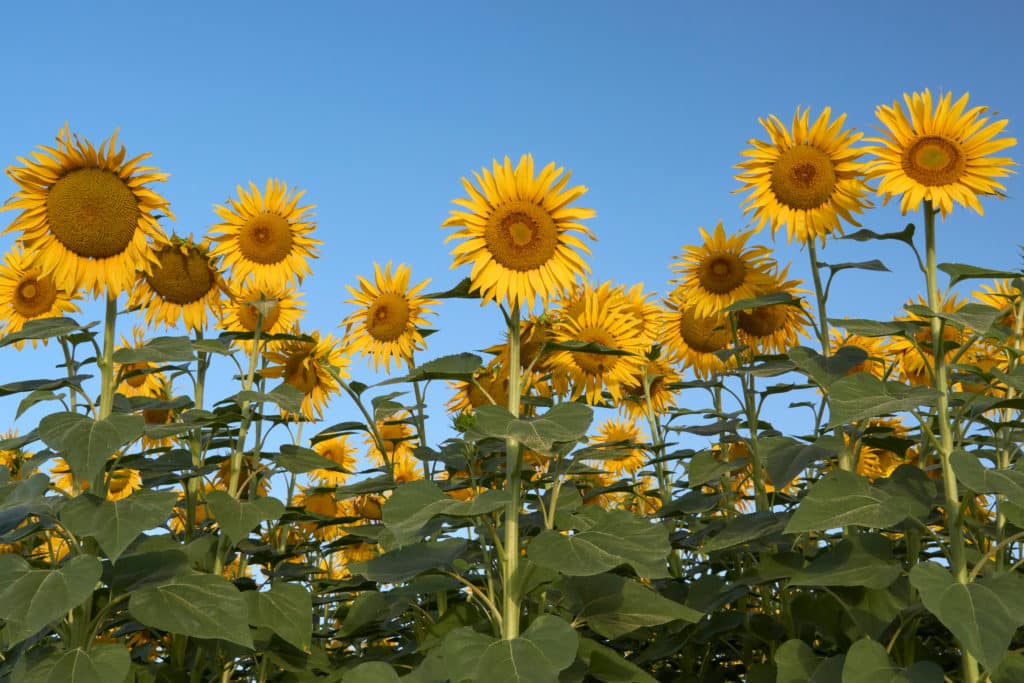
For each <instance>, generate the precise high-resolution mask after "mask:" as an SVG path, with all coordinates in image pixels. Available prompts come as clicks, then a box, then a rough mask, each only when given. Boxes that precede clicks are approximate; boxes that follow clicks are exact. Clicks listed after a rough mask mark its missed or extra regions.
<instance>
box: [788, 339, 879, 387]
mask: <svg viewBox="0 0 1024 683" xmlns="http://www.w3.org/2000/svg"><path fill="white" fill-rule="evenodd" d="M788 355H789V359H790V360H791V361H793V363H794V364H795V365H796V366H797V367H798V368H800V369H801V370H802V371H803V372H804V374H805V375H807V376H808V377H810V378H811V379H812V380H814V382H815V384H817V385H818V386H820V387H825V388H828V387H830V386H831V385H832V382H835V381H836V380H838V379H842V378H843V377H846V375H847V374H848V373H849V372H850V370H853V369H854V368H855V367H857V366H858V365H860V364H861V363H863V362H864V361H865V360H867V357H868V353H867V351H865V350H864V349H862V348H860V347H859V346H841V347H839V348H838V349H836V351H835V353H833V354H832V355H831V356H829V357H828V358H825V357H824V356H822V355H821V354H820V353H818V352H817V351H815V350H814V349H809V348H807V347H806V346H795V347H793V348H791V349H790V350H789V354H788Z"/></svg>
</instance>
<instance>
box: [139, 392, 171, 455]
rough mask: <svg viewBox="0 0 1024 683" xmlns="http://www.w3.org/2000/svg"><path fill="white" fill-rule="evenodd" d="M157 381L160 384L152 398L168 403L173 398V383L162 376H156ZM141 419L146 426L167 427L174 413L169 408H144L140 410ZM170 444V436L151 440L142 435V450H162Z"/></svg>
mask: <svg viewBox="0 0 1024 683" xmlns="http://www.w3.org/2000/svg"><path fill="white" fill-rule="evenodd" d="M158 381H159V382H160V387H159V388H158V389H157V390H156V391H155V392H154V393H153V394H152V398H157V399H160V400H161V401H170V400H171V399H172V398H174V386H173V382H171V380H169V379H167V378H166V377H164V376H163V375H159V376H158ZM142 419H143V420H145V421H146V424H147V425H167V424H171V423H172V422H174V419H175V411H173V410H171V409H170V408H145V409H143V410H142ZM172 443H174V437H172V436H168V437H164V438H162V439H152V438H150V437H148V436H146V435H145V434H143V435H142V445H143V447H144V448H164V447H167V446H170V445H171V444H172Z"/></svg>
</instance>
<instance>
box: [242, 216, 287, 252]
mask: <svg viewBox="0 0 1024 683" xmlns="http://www.w3.org/2000/svg"><path fill="white" fill-rule="evenodd" d="M238 248H239V250H240V251H241V252H242V255H243V256H245V258H247V259H249V260H250V261H255V262H256V263H262V264H264V265H267V264H273V263H280V262H281V261H283V260H284V259H285V257H287V256H288V254H289V253H291V250H292V229H291V225H290V224H289V223H288V221H287V220H286V219H285V218H284V217H283V216H279V215H277V214H276V213H269V212H266V211H264V212H263V213H261V214H260V215H258V216H255V217H253V218H251V219H249V221H248V222H246V224H245V225H243V226H242V229H241V230H239V232H238Z"/></svg>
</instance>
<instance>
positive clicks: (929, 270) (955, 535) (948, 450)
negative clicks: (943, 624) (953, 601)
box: [924, 201, 979, 683]
mask: <svg viewBox="0 0 1024 683" xmlns="http://www.w3.org/2000/svg"><path fill="white" fill-rule="evenodd" d="M924 234H925V279H926V281H927V284H928V308H929V309H930V310H931V312H932V317H931V331H932V357H933V358H934V370H935V388H936V389H937V390H938V394H939V396H938V403H937V405H936V412H935V419H936V421H937V422H938V424H939V440H938V451H939V458H940V459H941V461H942V484H943V492H944V497H945V504H944V506H943V507H944V508H945V513H946V526H947V528H948V531H949V545H950V547H949V555H950V569H951V570H952V572H953V576H954V577H955V578H956V580H957V582H958V583H961V584H967V583H969V577H968V574H967V558H966V554H965V551H964V533H963V524H962V522H961V516H960V512H959V510H960V493H959V491H958V490H957V483H956V474H955V473H954V472H953V465H952V462H951V461H950V456H951V455H952V454H953V430H952V428H951V426H950V424H949V374H948V368H947V367H946V352H945V351H946V350H945V347H944V343H943V338H942V327H943V321H942V318H939V317H938V314H939V313H941V312H942V300H941V298H940V294H939V284H938V274H937V271H938V268H937V265H936V259H935V208H934V207H933V206H932V203H931V201H925V203H924ZM961 652H962V653H963V654H962V655H961V659H960V663H961V668H962V671H963V680H964V681H965V683H977V681H978V676H979V673H978V662H977V660H975V659H974V657H972V656H971V655H970V654H969V653H968V652H967V649H966V648H963V647H961Z"/></svg>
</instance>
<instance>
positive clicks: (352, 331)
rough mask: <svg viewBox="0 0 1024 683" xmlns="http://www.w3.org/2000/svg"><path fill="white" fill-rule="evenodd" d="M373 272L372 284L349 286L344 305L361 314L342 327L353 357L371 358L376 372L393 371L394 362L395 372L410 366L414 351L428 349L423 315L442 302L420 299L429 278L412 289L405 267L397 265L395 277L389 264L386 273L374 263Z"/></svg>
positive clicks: (365, 280)
mask: <svg viewBox="0 0 1024 683" xmlns="http://www.w3.org/2000/svg"><path fill="white" fill-rule="evenodd" d="M373 269H374V281H373V282H370V281H369V280H367V279H366V278H364V277H361V276H360V277H359V289H358V290H357V289H355V288H354V287H351V286H349V285H346V289H348V291H349V294H351V295H352V298H351V299H348V300H347V301H345V303H346V304H352V305H354V306H358V307H359V310H357V311H355V312H354V313H352V314H351V315H349V316H348V317H347V318H345V320H343V321H342V323H341V324H342V325H343V326H344V327H345V341H344V343H345V345H346V346H348V348H349V349H350V350H351V351H352V352H353V353H358V354H359V355H360V356H367V355H368V356H370V357H371V358H372V359H373V369H374V370H377V368H378V367H379V366H380V365H383V366H384V370H385V371H390V370H391V363H392V362H394V364H395V367H396V368H397V367H401V365H402V364H403V363H408V362H409V359H410V358H411V357H412V354H413V351H415V350H418V349H423V348H426V342H424V341H423V335H422V334H421V333H420V331H419V329H418V328H419V327H424V326H426V325H427V324H428V323H427V320H426V318H424V315H426V314H427V313H433V310H432V309H431V308H429V307H430V306H433V305H435V304H437V303H439V302H438V301H437V300H435V299H427V298H424V297H422V296H419V293H420V292H421V291H422V290H423V288H424V287H426V286H427V285H428V284H429V283H430V278H427V279H426V280H424V281H423V282H421V283H419V284H418V285H416V286H413V287H410V285H409V274H410V269H409V266H407V265H406V264H404V263H400V264H398V267H397V268H395V271H394V273H392V272H391V262H390V261H388V263H387V265H386V266H385V267H384V270H383V271H381V268H380V264H379V263H374V264H373Z"/></svg>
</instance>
